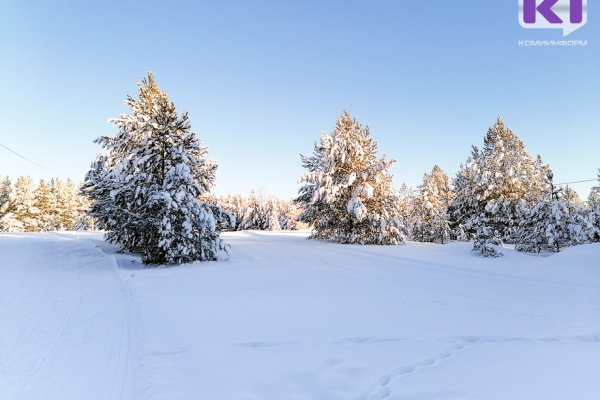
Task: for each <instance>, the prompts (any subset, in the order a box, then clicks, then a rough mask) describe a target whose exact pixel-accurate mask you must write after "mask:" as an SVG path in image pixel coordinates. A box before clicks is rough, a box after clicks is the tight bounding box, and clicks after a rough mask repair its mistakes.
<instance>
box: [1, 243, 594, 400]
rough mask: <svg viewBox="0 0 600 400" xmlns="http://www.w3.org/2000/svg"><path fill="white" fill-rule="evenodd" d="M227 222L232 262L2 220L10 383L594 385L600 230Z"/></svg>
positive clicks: (338, 390)
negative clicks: (423, 233)
mask: <svg viewBox="0 0 600 400" xmlns="http://www.w3.org/2000/svg"><path fill="white" fill-rule="evenodd" d="M224 236H225V238H226V239H227V241H228V242H229V243H230V244H231V245H232V247H233V251H234V255H233V258H232V260H230V261H227V262H220V263H195V264H191V265H183V266H178V267H171V268H164V267H163V268H154V269H144V268H142V266H141V265H140V263H139V260H138V259H137V258H136V257H133V256H128V255H121V254H115V248H114V247H113V246H110V245H107V244H105V243H104V242H103V241H102V239H101V236H100V235H99V234H83V233H47V234H1V235H0V277H1V279H0V398H1V399H11V400H12V399H44V400H54V399H60V400H69V399H77V400H79V399H86V400H89V399H92V400H95V399H111V400H112V399H168V400H179V399H190V400H191V399H194V400H198V399H202V400H238V399H239V400H254V399H256V400H258V399H265V400H301V399H302V400H304V399H306V400H308V399H311V400H312V399H314V400H317V399H319V400H336V399H340V400H341V399H344V400H346V399H356V400H359V399H365V400H368V399H389V400H394V399H396V400H401V399H402V400H434V399H436V400H443V399H444V400H450V399H454V400H458V399H464V400H466V399H472V400H495V399H497V400H517V399H519V400H535V399H540V400H553V399H556V400H571V399H577V400H597V399H600V261H599V260H600V245H599V244H594V245H585V246H578V247H575V248H570V249H567V250H565V251H564V252H562V253H559V254H556V255H552V256H532V255H527V254H521V253H516V252H514V251H512V250H509V249H505V250H504V254H505V257H503V258H499V259H482V258H479V257H477V256H475V255H474V254H471V252H470V245H469V244H463V243H453V244H449V245H444V246H442V245H425V244H415V243H411V244H409V245H406V246H389V247H375V246H351V245H336V244H331V243H324V242H318V241H308V240H306V239H305V238H306V234H304V233H262V232H235V233H228V234H225V235H224Z"/></svg>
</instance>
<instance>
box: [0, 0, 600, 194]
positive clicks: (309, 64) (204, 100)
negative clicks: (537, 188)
mask: <svg viewBox="0 0 600 400" xmlns="http://www.w3.org/2000/svg"><path fill="white" fill-rule="evenodd" d="M517 3H518V2H517V1H516V0H510V1H506V0H503V1H467V0H464V1H452V2H451V1H445V0H438V1H374V2H369V1H350V0H343V1H301V2H292V1H235V2H234V1H223V2H217V1H211V2H200V1H197V2H196V1H189V2H178V1H144V2H132V1H102V2H91V1H89V2H88V1H77V2H75V1H73V2H69V1H56V2H47V1H45V2H42V1H20V0H8V2H7V1H6V0H4V1H3V4H2V7H1V9H0V57H1V62H0V79H1V81H0V84H1V91H0V143H2V144H4V145H6V146H9V147H10V148H12V149H14V150H16V151H18V152H20V153H22V154H23V155H25V156H27V157H29V158H30V159H32V160H34V161H35V162H37V163H39V164H42V165H44V166H46V167H48V168H50V169H52V170H54V171H56V172H53V171H48V170H45V169H42V168H40V167H38V166H36V165H33V164H30V163H28V162H26V161H24V160H22V159H20V158H18V157H16V156H14V155H13V154H11V153H9V152H8V151H6V150H5V149H3V148H0V175H4V174H8V175H11V176H18V175H31V176H32V177H34V178H42V177H44V178H48V177H51V176H53V175H58V176H62V177H66V176H70V177H72V178H74V179H81V178H82V177H83V176H84V174H85V172H86V171H87V169H88V167H89V163H90V161H91V160H92V159H93V158H94V156H95V154H96V153H97V152H98V151H99V150H100V148H99V146H97V145H95V144H94V143H92V141H93V140H94V139H95V138H96V137H98V136H101V135H113V134H114V133H116V130H115V127H114V126H112V125H111V124H108V123H107V119H108V118H109V117H113V116H118V115H119V114H121V113H125V112H128V109H127V108H126V107H125V106H124V105H123V103H122V101H123V99H125V97H126V96H127V95H128V94H132V95H133V94H135V93H136V85H135V83H136V81H137V80H139V79H141V78H142V77H143V76H144V75H145V74H146V73H147V71H153V72H154V74H155V77H156V79H157V81H158V83H159V85H160V86H161V88H163V89H165V90H167V92H168V93H169V95H170V96H171V99H172V100H173V101H174V102H175V104H176V106H177V107H178V109H179V110H180V111H183V110H187V111H188V112H189V114H190V118H191V122H192V127H193V129H194V130H195V131H196V132H197V133H198V134H199V136H200V138H201V139H202V141H203V142H204V144H205V145H207V146H208V148H209V152H210V157H211V158H213V159H215V160H217V161H218V162H219V171H218V175H217V188H216V192H217V193H219V194H223V193H247V192H249V191H250V190H251V189H252V188H256V189H259V190H262V191H263V192H265V193H271V194H276V195H279V196H286V197H287V196H294V195H295V194H296V192H297V189H298V185H297V179H298V177H299V176H300V175H301V174H302V172H303V171H302V168H301V166H300V159H299V154H300V153H303V154H309V153H310V152H311V151H312V146H313V143H314V142H315V141H316V140H318V139H319V135H320V133H321V132H322V131H330V130H331V129H332V128H333V126H334V123H335V120H336V118H337V116H338V115H339V114H340V112H341V111H342V110H343V109H348V110H349V111H350V112H351V113H352V114H353V115H354V116H355V117H356V118H357V119H359V120H360V121H361V122H363V123H365V124H367V125H369V126H370V128H371V132H372V134H373V136H374V137H375V139H376V140H377V141H378V143H379V148H380V151H381V153H382V154H383V153H385V154H386V155H387V156H389V157H391V158H394V159H396V160H397V165H396V166H395V167H394V169H393V171H392V172H393V174H394V176H395V178H394V179H395V184H396V186H400V184H401V183H402V182H406V183H408V184H410V185H413V186H416V185H418V184H419V182H420V180H421V178H422V175H423V173H424V172H426V171H429V170H431V168H432V166H433V165H434V164H436V163H437V164H439V165H440V166H441V167H442V168H444V169H445V170H446V171H447V172H448V173H449V174H450V175H451V176H453V175H454V174H455V172H456V170H457V169H458V167H459V165H460V164H461V163H462V162H464V161H465V159H466V158H467V156H468V155H469V153H470V146H471V145H472V144H475V145H481V143H482V140H483V135H484V134H485V132H486V130H487V128H488V126H489V125H491V124H492V123H493V122H494V120H495V118H496V116H497V115H498V114H501V115H502V116H503V117H504V120H505V122H506V123H507V124H508V125H509V126H510V127H511V128H513V129H514V130H515V131H516V132H517V134H518V135H519V136H520V137H521V138H522V139H523V140H524V141H525V144H526V146H527V148H528V150H529V151H530V152H531V153H533V154H541V155H542V156H543V157H544V160H545V161H546V162H548V163H549V164H551V166H552V168H553V169H554V171H555V176H556V179H557V180H558V181H572V180H580V179H589V178H594V177H596V173H597V168H598V167H600V152H599V149H600V118H599V117H600V13H596V9H595V8H594V6H595V4H594V2H590V3H591V4H590V5H589V6H590V9H589V18H588V24H587V25H586V26H585V27H583V28H582V29H580V30H578V31H576V32H574V33H573V34H571V35H570V36H568V37H567V38H568V39H581V40H583V39H587V40H588V46H587V47H577V48H566V47H562V48H561V47H550V48H534V47H519V46H518V45H517V41H518V40H519V39H522V40H523V39H562V34H561V32H560V31H555V30H525V29H523V28H521V27H520V26H519V23H518V17H517V15H518V11H517ZM591 186H592V183H590V184H580V185H575V186H574V187H575V188H576V189H577V190H578V191H579V192H580V194H581V195H582V196H584V197H587V194H588V192H589V188H590V187H591Z"/></svg>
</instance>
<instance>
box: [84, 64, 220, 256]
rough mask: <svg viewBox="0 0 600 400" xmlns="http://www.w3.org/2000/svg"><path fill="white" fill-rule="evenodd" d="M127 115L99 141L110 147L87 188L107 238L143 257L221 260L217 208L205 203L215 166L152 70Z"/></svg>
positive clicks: (97, 163)
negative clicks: (107, 135)
mask: <svg viewBox="0 0 600 400" xmlns="http://www.w3.org/2000/svg"><path fill="white" fill-rule="evenodd" d="M125 103H126V104H127V105H129V106H130V107H131V111H130V114H129V115H121V116H120V117H119V118H115V119H113V120H112V122H113V123H114V124H115V125H116V126H117V127H118V129H119V132H118V133H117V134H116V135H115V136H114V137H101V138H99V139H98V140H97V142H98V143H100V144H101V145H102V146H103V147H104V148H105V149H106V153H105V154H103V155H100V156H99V157H98V158H97V159H96V161H95V162H94V163H93V164H92V167H91V169H90V171H89V172H88V174H87V176H86V181H85V183H84V185H83V188H82V189H83V192H84V193H85V194H86V195H88V196H89V198H90V199H91V201H92V205H91V210H90V214H91V215H92V216H93V217H94V218H96V219H97V221H98V224H99V226H100V227H101V228H104V229H106V230H108V232H107V234H106V238H107V240H108V241H109V242H111V243H116V244H119V245H120V246H121V247H122V248H123V249H124V250H127V251H133V252H138V253H141V254H142V260H143V262H144V263H152V264H164V263H182V262H190V261H194V260H216V259H219V258H221V257H223V255H225V254H228V253H229V250H228V247H227V246H225V244H224V243H223V241H222V240H221V239H220V238H219V227H218V216H216V215H215V212H217V214H218V213H219V210H218V209H216V208H215V206H214V205H211V204H208V203H206V202H203V201H200V200H199V198H200V197H201V196H203V195H207V194H208V192H209V191H210V189H211V188H212V186H213V182H214V179H215V173H216V169H217V165H216V164H215V163H213V162H209V161H207V160H206V159H205V156H206V154H207V150H206V147H203V146H202V145H201V144H200V140H199V139H198V137H197V136H196V135H195V134H194V133H193V132H192V131H191V127H190V123H189V120H188V115H187V113H183V114H182V115H181V116H179V115H178V114H177V112H176V110H175V105H174V104H173V103H172V102H171V101H170V100H169V98H168V96H167V93H166V92H165V91H163V90H160V89H159V87H158V85H157V84H156V81H155V80H154V77H153V76H152V74H149V75H148V78H147V79H144V80H143V81H142V82H140V83H138V98H132V97H129V98H128V99H127V100H126V102H125Z"/></svg>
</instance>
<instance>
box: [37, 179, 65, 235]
mask: <svg viewBox="0 0 600 400" xmlns="http://www.w3.org/2000/svg"><path fill="white" fill-rule="evenodd" d="M57 205H58V202H57V199H56V196H55V193H54V190H53V187H52V184H49V183H48V182H46V181H45V180H44V179H40V181H39V184H38V186H37V188H36V189H35V192H34V207H35V208H36V209H37V210H38V213H39V214H38V229H39V230H40V231H53V230H57V229H59V226H60V224H59V221H58V219H57Z"/></svg>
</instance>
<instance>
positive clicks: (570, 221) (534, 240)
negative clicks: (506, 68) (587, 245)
mask: <svg viewBox="0 0 600 400" xmlns="http://www.w3.org/2000/svg"><path fill="white" fill-rule="evenodd" d="M552 179H553V173H552V171H550V170H548V172H547V181H546V182H547V190H546V193H545V196H544V198H543V199H542V200H540V201H538V202H537V203H536V204H535V205H534V207H533V208H532V209H531V211H530V212H529V215H528V216H527V218H526V219H524V220H523V221H522V222H521V224H520V227H519V231H518V233H519V243H518V244H517V245H516V246H515V249H516V250H519V251H527V252H534V253H539V252H546V251H550V252H558V251H560V249H561V248H564V247H567V246H572V245H574V244H578V243H580V242H581V241H582V227H581V225H579V224H578V223H577V222H576V220H575V219H574V218H573V216H572V215H571V214H570V213H569V209H568V207H567V206H566V204H565V202H564V201H563V200H562V199H561V190H560V188H558V187H556V186H555V185H554V184H553V182H552Z"/></svg>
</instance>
